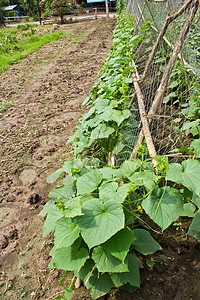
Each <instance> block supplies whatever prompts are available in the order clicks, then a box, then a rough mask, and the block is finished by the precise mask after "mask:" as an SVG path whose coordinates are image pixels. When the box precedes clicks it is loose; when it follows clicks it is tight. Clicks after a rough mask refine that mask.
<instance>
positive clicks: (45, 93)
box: [0, 19, 116, 299]
mask: <svg viewBox="0 0 200 300" xmlns="http://www.w3.org/2000/svg"><path fill="white" fill-rule="evenodd" d="M115 25H116V19H110V20H109V21H108V20H106V19H98V20H95V21H90V22H81V23H76V24H73V25H63V26H62V27H61V30H62V31H64V32H66V33H67V36H66V37H64V38H62V39H61V40H58V41H56V42H53V43H51V44H48V45H45V46H43V47H42V48H40V49H39V50H38V51H37V52H34V53H32V54H31V55H29V56H28V57H27V58H26V59H23V60H22V61H21V62H20V63H19V64H16V65H13V66H11V68H10V69H9V70H8V71H6V72H4V73H3V74H1V76H0V91H1V93H0V101H5V99H6V100H7V101H9V102H10V103H11V104H12V105H13V106H12V107H11V108H10V109H8V110H7V112H5V113H4V114H3V116H2V118H1V119H0V137H1V149H0V152H1V170H0V176H1V177H0V178H1V184H0V202H1V203H0V220H1V223H0V228H1V232H2V235H1V238H0V249H1V261H0V264H1V269H2V273H1V279H0V288H1V293H2V297H3V299H23V298H24V299H48V298H50V299H52V296H53V295H54V294H55V296H56V294H57V293H58V282H59V279H60V276H58V271H49V270H48V269H47V265H48V262H49V256H48V253H49V250H50V248H51V242H50V239H49V237H48V238H47V239H44V238H43V239H41V234H42V226H43V220H42V218H41V217H39V216H38V213H39V212H40V211H41V208H42V206H43V204H44V203H45V202H46V201H47V195H48V192H49V191H50V190H51V189H52V185H49V184H47V183H46V178H47V176H48V175H50V174H51V173H52V172H53V171H54V170H56V169H57V168H59V167H60V166H61V165H62V162H63V161H64V160H66V157H63V156H62V154H65V153H67V152H69V151H70V146H67V145H66V141H67V139H68V137H70V136H71V135H72V134H73V132H74V130H75V126H76V124H77V123H78V119H79V118H80V117H81V115H82V114H83V113H84V112H85V110H84V108H83V107H82V105H81V103H82V101H83V100H84V98H85V97H86V96H87V95H88V94H89V91H90V89H91V88H92V86H93V84H94V83H95V82H96V80H97V77H98V71H99V70H100V68H101V65H102V63H103V61H105V59H106V56H107V53H108V51H109V49H110V46H111V37H112V34H113V30H114V28H115ZM49 31H50V29H49ZM54 287H55V288H54Z"/></svg>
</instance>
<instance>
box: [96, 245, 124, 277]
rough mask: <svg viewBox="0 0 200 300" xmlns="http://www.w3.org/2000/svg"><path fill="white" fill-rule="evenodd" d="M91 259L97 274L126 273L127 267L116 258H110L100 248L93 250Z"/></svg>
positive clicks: (109, 255)
mask: <svg viewBox="0 0 200 300" xmlns="http://www.w3.org/2000/svg"><path fill="white" fill-rule="evenodd" d="M92 258H93V259H94V262H95V265H96V266H97V268H98V270H99V272H115V273H123V272H128V266H127V265H126V264H125V263H122V261H121V260H119V259H118V258H116V257H114V256H112V255H111V254H110V253H109V252H107V251H106V250H105V249H104V248H103V247H102V246H98V247H95V248H94V250H93V252H92Z"/></svg>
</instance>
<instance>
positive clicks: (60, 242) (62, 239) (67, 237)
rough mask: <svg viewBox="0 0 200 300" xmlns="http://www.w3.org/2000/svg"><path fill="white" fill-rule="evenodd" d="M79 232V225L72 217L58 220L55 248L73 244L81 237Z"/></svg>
mask: <svg viewBox="0 0 200 300" xmlns="http://www.w3.org/2000/svg"><path fill="white" fill-rule="evenodd" d="M79 233H80V230H79V228H78V225H77V224H76V223H75V222H74V221H72V220H71V219H67V218H65V217H63V218H61V219H60V220H58V221H56V223H55V233H54V247H55V249H59V248H65V247H69V246H71V245H72V244H73V243H74V242H75V240H76V239H77V238H78V237H79Z"/></svg>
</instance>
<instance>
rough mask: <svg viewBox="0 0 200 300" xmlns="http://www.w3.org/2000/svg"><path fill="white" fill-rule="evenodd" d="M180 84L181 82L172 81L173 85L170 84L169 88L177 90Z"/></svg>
mask: <svg viewBox="0 0 200 300" xmlns="http://www.w3.org/2000/svg"><path fill="white" fill-rule="evenodd" d="M179 84H180V82H179V81H176V80H175V81H172V83H170V85H169V87H170V88H171V89H173V88H175V87H176V86H178V85H179Z"/></svg>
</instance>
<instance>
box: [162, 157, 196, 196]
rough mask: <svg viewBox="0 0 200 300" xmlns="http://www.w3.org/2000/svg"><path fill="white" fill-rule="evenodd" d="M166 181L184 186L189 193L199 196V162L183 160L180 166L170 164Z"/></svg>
mask: <svg viewBox="0 0 200 300" xmlns="http://www.w3.org/2000/svg"><path fill="white" fill-rule="evenodd" d="M169 167H170V170H169V171H167V174H166V179H167V180H171V181H174V182H176V183H180V184H182V185H183V186H186V187H187V188H188V189H189V190H190V191H192V192H194V193H195V194H197V195H200V184H199V178H200V161H198V160H194V159H188V160H184V161H183V162H182V163H181V164H177V163H175V164H170V165H169Z"/></svg>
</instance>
